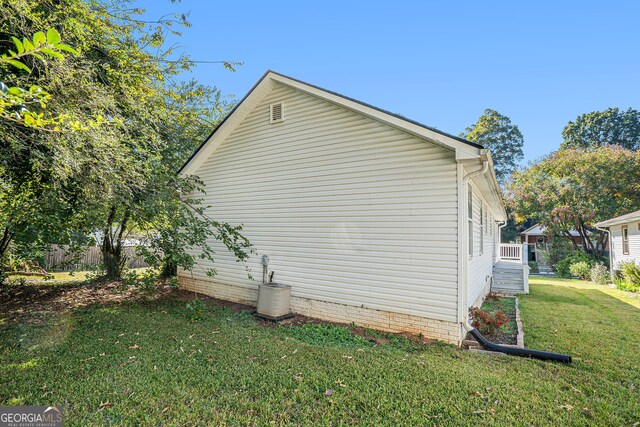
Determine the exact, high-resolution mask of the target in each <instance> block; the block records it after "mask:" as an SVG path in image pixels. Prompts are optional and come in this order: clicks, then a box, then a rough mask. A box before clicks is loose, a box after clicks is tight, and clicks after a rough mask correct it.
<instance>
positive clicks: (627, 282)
mask: <svg viewBox="0 0 640 427" xmlns="http://www.w3.org/2000/svg"><path fill="white" fill-rule="evenodd" d="M619 267H620V276H621V277H620V278H618V279H617V280H616V286H617V287H618V288H619V289H622V290H623V291H631V292H638V291H640V267H638V266H637V265H636V263H635V262H633V261H625V262H621V263H620V265H619Z"/></svg>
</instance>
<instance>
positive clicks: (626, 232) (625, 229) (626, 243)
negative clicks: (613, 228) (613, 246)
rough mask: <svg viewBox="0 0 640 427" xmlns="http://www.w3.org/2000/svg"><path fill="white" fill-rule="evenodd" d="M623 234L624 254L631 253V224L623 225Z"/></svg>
mask: <svg viewBox="0 0 640 427" xmlns="http://www.w3.org/2000/svg"><path fill="white" fill-rule="evenodd" d="M621 234H622V255H629V226H628V225H623V226H622V229H621ZM625 235H626V236H625Z"/></svg>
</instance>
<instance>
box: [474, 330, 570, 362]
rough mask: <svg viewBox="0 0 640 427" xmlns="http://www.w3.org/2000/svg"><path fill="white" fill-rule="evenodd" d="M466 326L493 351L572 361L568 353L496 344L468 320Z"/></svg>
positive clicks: (484, 345) (557, 360)
mask: <svg viewBox="0 0 640 427" xmlns="http://www.w3.org/2000/svg"><path fill="white" fill-rule="evenodd" d="M464 326H465V328H466V329H467V330H468V331H469V333H470V334H471V335H473V337H474V338H475V339H476V340H478V342H479V343H480V344H482V346H483V347H484V348H486V349H488V350H491V351H497V352H500V353H504V354H508V355H511V356H520V357H528V358H531V359H539V360H553V361H556V362H562V363H571V356H570V355H568V354H561V353H551V352H548V351H541V350H529V349H528V348H520V347H511V346H506V345H500V344H495V343H492V342H491V341H489V340H488V339H486V338H485V337H483V336H482V334H481V333H480V332H478V330H477V329H476V328H474V327H473V326H471V325H469V324H468V322H466V323H465V325H464Z"/></svg>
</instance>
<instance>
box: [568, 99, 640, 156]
mask: <svg viewBox="0 0 640 427" xmlns="http://www.w3.org/2000/svg"><path fill="white" fill-rule="evenodd" d="M562 137H563V138H564V141H563V142H562V144H561V145H560V149H565V148H594V147H603V146H606V145H619V146H621V147H624V148H627V149H629V150H640V112H639V111H637V110H634V109H632V108H629V109H628V110H626V111H620V110H619V109H617V108H607V109H606V110H604V111H594V112H592V113H587V114H582V115H581V116H578V118H577V119H576V121H575V122H569V124H568V125H567V126H566V127H565V128H564V130H563V131H562Z"/></svg>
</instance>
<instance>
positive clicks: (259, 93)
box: [179, 75, 274, 177]
mask: <svg viewBox="0 0 640 427" xmlns="http://www.w3.org/2000/svg"><path fill="white" fill-rule="evenodd" d="M273 86H274V83H273V81H272V80H271V79H269V78H268V75H267V76H265V77H263V78H262V80H261V81H260V82H259V83H258V84H257V85H256V86H255V87H254V88H253V89H252V90H251V91H250V92H249V93H248V94H247V96H246V97H245V98H244V99H243V100H242V101H240V104H238V106H237V107H236V109H235V110H233V111H232V112H231V113H229V115H228V116H227V118H226V119H225V120H224V121H223V122H222V123H221V124H220V125H219V126H218V127H217V128H216V129H215V131H214V132H213V134H212V135H211V136H209V138H208V139H207V140H206V141H205V142H204V143H203V144H202V146H201V147H200V148H199V149H198V151H197V152H196V153H195V155H194V156H193V157H192V158H191V159H190V160H189V162H187V164H186V165H185V166H184V167H183V168H182V170H181V171H180V173H179V175H180V176H183V177H184V176H187V175H193V174H194V172H195V171H196V170H198V168H199V167H200V166H201V165H202V164H203V163H204V162H205V161H206V160H207V159H208V158H209V157H211V155H212V154H213V153H214V152H215V151H216V150H217V149H218V147H219V146H220V144H222V142H223V141H224V140H225V139H226V138H227V137H228V136H229V135H230V134H231V132H233V130H234V129H235V128H237V127H238V125H240V123H242V121H243V120H244V119H245V118H246V117H247V116H248V115H249V114H250V113H251V112H252V111H253V109H254V108H255V107H256V106H257V105H258V104H259V103H260V102H261V101H262V100H263V99H264V97H265V96H266V95H267V94H268V93H269V92H270V91H271V90H272V89H273Z"/></svg>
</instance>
